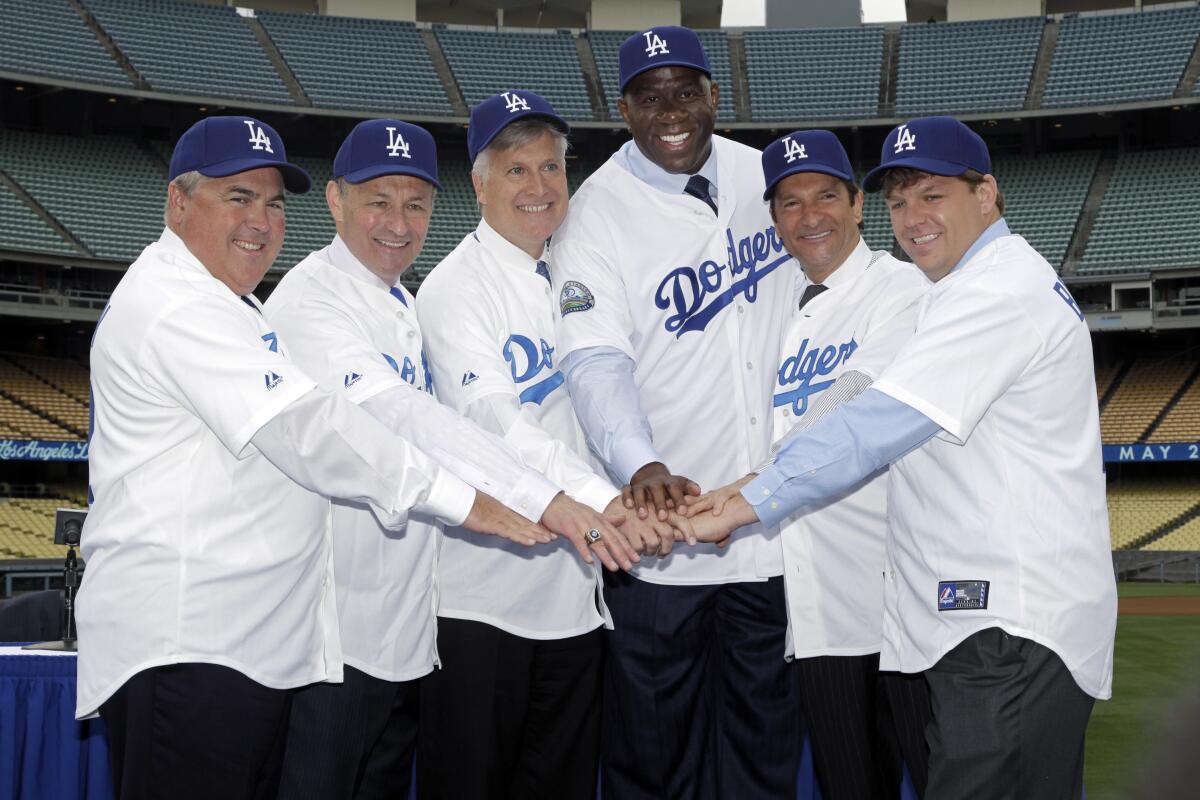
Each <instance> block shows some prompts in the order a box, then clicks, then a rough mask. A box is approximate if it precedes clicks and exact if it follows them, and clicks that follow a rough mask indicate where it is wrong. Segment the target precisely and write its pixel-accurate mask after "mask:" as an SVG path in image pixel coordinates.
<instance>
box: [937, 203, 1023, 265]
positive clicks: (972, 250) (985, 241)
mask: <svg viewBox="0 0 1200 800" xmlns="http://www.w3.org/2000/svg"><path fill="white" fill-rule="evenodd" d="M1010 234H1011V231H1009V229H1008V223H1007V222H1005V221H1004V217H1001V218H1000V219H998V220H996V221H995V222H993V223H992V224H991V225H988V226H987V228H985V229H984V231H983V233H981V234H979V238H978V239H976V240H975V243H974V244H973V245H971V246H970V247H968V248H967V252H965V253H963V256H962V258H960V259H959V260H958V263H957V264H955V265H954V269H952V270H950V272H954V271H955V270H957V269H958V268H959V267H961V266H962V265H963V264H966V263H967V262H968V261H970V260H971V259H972V258H974V257H975V254H976V253H978V252H979V251H980V250H982V249H983V248H985V247H987V246H988V245H989V244H991V243H992V242H994V241H995V240H996V239H999V238H1000V237H1001V236H1009V235H1010Z"/></svg>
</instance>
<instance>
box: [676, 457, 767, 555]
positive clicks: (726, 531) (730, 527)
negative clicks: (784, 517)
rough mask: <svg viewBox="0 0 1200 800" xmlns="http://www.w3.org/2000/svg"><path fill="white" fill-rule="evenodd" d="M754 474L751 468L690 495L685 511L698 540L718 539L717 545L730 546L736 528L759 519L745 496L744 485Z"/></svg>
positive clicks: (711, 540)
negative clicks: (701, 492)
mask: <svg viewBox="0 0 1200 800" xmlns="http://www.w3.org/2000/svg"><path fill="white" fill-rule="evenodd" d="M755 477H757V476H756V475H755V474H754V473H753V472H752V473H750V474H749V475H747V476H745V477H744V478H741V479H739V480H736V481H734V482H733V483H731V484H728V485H726V486H722V487H721V488H720V489H714V490H713V491H711V492H708V493H706V494H702V495H700V496H699V497H689V498H687V505H686V507H685V508H684V509H683V511H682V513H683V515H684V516H686V517H687V519H688V522H690V523H691V526H692V533H693V536H694V537H695V539H696V540H697V541H700V542H716V544H717V547H727V546H728V545H729V540H730V537H731V536H732V535H733V532H734V531H735V530H737V529H738V528H740V527H742V526H743V525H750V524H752V523H755V522H758V515H757V514H755V513H754V509H753V507H751V505H750V504H749V503H747V502H746V498H744V497H742V487H744V486H745V485H746V484H748V483H749V482H750V481H752V480H754V478H755Z"/></svg>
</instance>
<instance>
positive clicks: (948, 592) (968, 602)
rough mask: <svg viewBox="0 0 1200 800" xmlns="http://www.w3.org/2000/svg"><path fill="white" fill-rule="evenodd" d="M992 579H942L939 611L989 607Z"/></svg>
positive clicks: (938, 603) (939, 588)
mask: <svg viewBox="0 0 1200 800" xmlns="http://www.w3.org/2000/svg"><path fill="white" fill-rule="evenodd" d="M990 585H991V582H990V581H941V582H940V583H938V594H937V609H938V611H964V610H980V609H984V608H987V607H988V587H989V586H990Z"/></svg>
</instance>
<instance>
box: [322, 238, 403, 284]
mask: <svg viewBox="0 0 1200 800" xmlns="http://www.w3.org/2000/svg"><path fill="white" fill-rule="evenodd" d="M325 257H326V258H327V259H328V260H329V263H330V264H332V265H333V266H335V267H337V268H338V269H339V270H341V271H342V272H344V273H346V274H347V275H349V276H350V277H351V278H354V279H355V280H358V281H362V282H363V283H365V284H367V285H369V286H374V287H375V288H377V289H382V290H383V291H385V292H387V291H391V288H392V287H391V286H389V285H388V284H387V283H385V282H384V281H382V280H380V278H379V276H378V275H376V274H375V273H374V272H371V270H369V269H367V267H366V265H365V264H363V263H362V262H361V261H359V260H358V257H357V256H355V255H354V253H352V252H350V248H349V246H347V244H346V243H345V242H344V241H343V240H342V237H341V236H337V235H334V237H333V241H332V242H330V244H329V247H326V248H325Z"/></svg>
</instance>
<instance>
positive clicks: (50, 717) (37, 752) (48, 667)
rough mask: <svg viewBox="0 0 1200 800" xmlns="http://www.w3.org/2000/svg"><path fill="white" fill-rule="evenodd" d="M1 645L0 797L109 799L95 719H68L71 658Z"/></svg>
mask: <svg viewBox="0 0 1200 800" xmlns="http://www.w3.org/2000/svg"><path fill="white" fill-rule="evenodd" d="M17 652H19V651H18V650H17V649H16V648H15V647H14V646H12V645H4V646H0V800H111V799H112V796H113V791H112V779H111V777H110V773H109V766H108V743H107V742H106V741H105V738H104V723H103V722H102V721H101V720H100V719H91V720H84V721H82V722H76V721H75V656H74V655H25V654H22V655H16V653H17Z"/></svg>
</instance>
